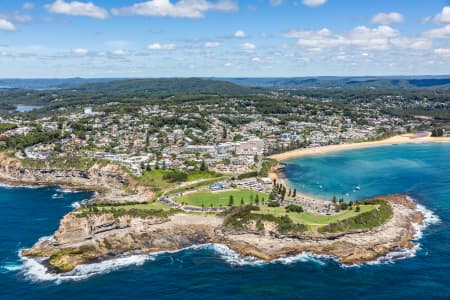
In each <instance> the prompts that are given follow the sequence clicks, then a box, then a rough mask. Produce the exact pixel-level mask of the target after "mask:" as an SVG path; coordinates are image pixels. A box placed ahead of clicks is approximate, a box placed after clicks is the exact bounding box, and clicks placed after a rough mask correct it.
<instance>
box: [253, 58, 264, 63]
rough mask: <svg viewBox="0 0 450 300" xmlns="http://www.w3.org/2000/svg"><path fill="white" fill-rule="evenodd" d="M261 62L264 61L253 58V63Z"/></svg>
mask: <svg viewBox="0 0 450 300" xmlns="http://www.w3.org/2000/svg"><path fill="white" fill-rule="evenodd" d="M261 61H262V60H261V58H260V57H253V58H252V62H255V63H259V62H261Z"/></svg>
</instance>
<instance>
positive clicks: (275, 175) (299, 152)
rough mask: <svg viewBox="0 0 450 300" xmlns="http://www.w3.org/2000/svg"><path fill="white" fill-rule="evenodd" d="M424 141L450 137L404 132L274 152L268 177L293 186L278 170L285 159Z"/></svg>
mask: <svg viewBox="0 0 450 300" xmlns="http://www.w3.org/2000/svg"><path fill="white" fill-rule="evenodd" d="M422 143H450V137H431V133H429V132H428V133H427V135H426V136H422V135H420V134H413V133H409V134H402V135H396V136H393V137H390V138H387V139H383V140H379V141H372V142H361V143H349V144H338V145H328V146H321V147H316V148H302V149H296V150H292V151H287V152H283V153H279V154H274V155H271V156H269V158H272V159H275V160H277V161H278V164H277V165H276V166H275V167H273V168H272V169H271V170H270V171H269V175H268V177H269V178H270V179H272V180H274V179H275V180H276V181H277V182H279V183H281V184H283V185H284V186H285V187H286V188H292V189H293V187H292V186H291V185H290V183H289V180H288V179H287V178H286V176H284V175H283V174H284V173H283V172H280V171H278V170H279V169H280V167H281V164H282V163H283V161H286V160H290V159H294V158H300V157H307V156H314V155H322V154H329V153H334V152H340V151H348V150H356V149H364V148H375V147H382V146H393V145H399V144H422ZM297 195H298V196H299V197H300V198H303V199H304V200H305V201H309V202H312V203H315V204H316V205H328V204H330V201H329V200H324V199H320V198H318V197H317V196H314V195H309V194H304V193H302V192H299V191H297Z"/></svg>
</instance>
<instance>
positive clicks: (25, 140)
mask: <svg viewBox="0 0 450 300" xmlns="http://www.w3.org/2000/svg"><path fill="white" fill-rule="evenodd" d="M61 138H63V136H61V132H60V131H59V130H55V131H46V132H42V131H33V132H30V133H28V134H26V135H20V134H19V135H14V136H10V137H4V138H1V140H3V141H4V142H5V144H6V147H8V148H10V149H17V150H24V149H25V148H26V147H29V146H32V145H36V144H40V143H45V144H48V143H53V142H56V141H59V140H60V139H61Z"/></svg>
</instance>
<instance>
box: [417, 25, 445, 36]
mask: <svg viewBox="0 0 450 300" xmlns="http://www.w3.org/2000/svg"><path fill="white" fill-rule="evenodd" d="M422 35H423V36H424V37H425V38H429V39H447V38H450V24H449V25H446V26H444V27H441V28H436V29H431V30H428V31H425V32H424V33H423V34H422Z"/></svg>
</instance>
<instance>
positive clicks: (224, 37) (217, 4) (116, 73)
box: [0, 0, 450, 78]
mask: <svg viewBox="0 0 450 300" xmlns="http://www.w3.org/2000/svg"><path fill="white" fill-rule="evenodd" d="M0 70H1V71H0V72H1V73H0V77H2V78H30V77H40V78H50V77H75V76H78V77H187V76H215V77H247V76H248V77H270V76H282V77H288V76H319V75H338V76H341V75H345V76H348V75H435V74H450V1H445V0H426V1H425V0H249V1H237V0H236V1H233V0H181V1H180V0H149V1H147V0H114V1H111V0H90V1H86V0H78V1H72V0H36V1H33V0H30V1H17V0H14V1H10V0H0Z"/></svg>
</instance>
